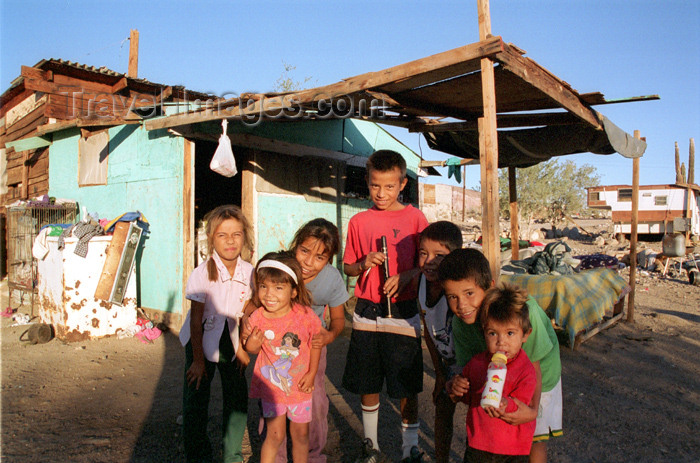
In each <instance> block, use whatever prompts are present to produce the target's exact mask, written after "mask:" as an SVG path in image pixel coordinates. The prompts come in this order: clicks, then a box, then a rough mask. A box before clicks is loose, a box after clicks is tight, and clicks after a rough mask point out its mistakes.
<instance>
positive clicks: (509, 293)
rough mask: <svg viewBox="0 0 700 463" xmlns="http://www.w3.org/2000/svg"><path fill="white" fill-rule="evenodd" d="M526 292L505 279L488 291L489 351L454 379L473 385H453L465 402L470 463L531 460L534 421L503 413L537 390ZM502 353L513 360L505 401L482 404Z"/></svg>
mask: <svg viewBox="0 0 700 463" xmlns="http://www.w3.org/2000/svg"><path fill="white" fill-rule="evenodd" d="M526 301H527V293H526V292H525V291H523V290H521V289H518V288H515V287H513V286H509V285H506V284H502V285H501V286H499V287H494V288H491V289H489V290H488V291H486V295H485V296H484V301H483V303H482V306H481V313H480V322H481V326H482V328H483V331H484V338H485V340H486V346H487V350H486V352H482V353H480V354H477V355H475V356H474V357H472V359H471V360H470V361H469V362H468V363H467V365H466V366H465V367H464V370H462V374H461V375H460V376H457V377H455V378H454V380H453V383H452V384H451V385H450V386H452V385H458V386H459V388H458V389H459V390H460V391H461V390H462V388H468V390H469V391H468V393H467V394H465V395H462V393H461V392H455V391H454V389H452V388H451V387H450V388H449V390H450V393H451V394H450V395H451V396H452V397H453V400H459V399H461V400H462V401H464V402H466V403H467V404H468V405H469V412H468V413H467V445H468V446H467V449H466V452H465V455H464V462H465V463H477V462H478V463H484V462H499V463H527V462H528V461H529V455H530V447H531V446H532V437H533V435H534V433H535V421H534V420H533V421H530V422H528V423H525V424H521V425H518V426H514V425H511V424H508V423H506V422H505V421H503V420H502V419H500V418H499V416H500V415H501V414H503V413H505V412H510V411H515V410H516V409H517V408H518V406H517V404H516V403H515V402H514V400H513V398H517V399H518V400H520V401H522V402H523V403H525V404H529V403H530V402H531V400H532V397H533V395H534V392H535V386H536V382H537V376H536V372H535V367H534V366H533V365H532V362H530V359H529V358H528V357H527V354H526V353H525V351H524V350H523V349H522V345H523V343H524V342H525V341H526V340H527V337H528V336H529V334H530V331H531V328H530V316H529V313H528V308H527V305H526V303H525V302H526ZM496 352H503V353H505V354H506V357H507V359H508V362H507V373H506V379H505V384H504V386H503V395H502V399H501V405H500V407H499V408H498V409H495V408H494V407H491V406H486V407H481V404H480V402H481V394H482V392H483V391H484V386H485V384H486V376H487V375H486V371H487V369H488V365H489V362H490V360H491V356H492V355H493V354H495V353H496Z"/></svg>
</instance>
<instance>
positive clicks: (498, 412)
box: [484, 397, 508, 418]
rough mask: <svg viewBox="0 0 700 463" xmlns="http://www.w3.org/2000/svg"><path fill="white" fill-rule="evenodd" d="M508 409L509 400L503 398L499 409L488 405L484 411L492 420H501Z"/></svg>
mask: <svg viewBox="0 0 700 463" xmlns="http://www.w3.org/2000/svg"><path fill="white" fill-rule="evenodd" d="M506 407H508V399H507V398H506V397H503V398H502V399H501V405H500V406H499V407H498V408H495V407H492V406H491V405H487V406H485V407H484V411H485V412H486V414H487V415H488V416H490V417H491V418H501V417H502V416H503V414H504V413H505V412H506Z"/></svg>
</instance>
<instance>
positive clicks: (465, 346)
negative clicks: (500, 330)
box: [452, 297, 561, 392]
mask: <svg viewBox="0 0 700 463" xmlns="http://www.w3.org/2000/svg"><path fill="white" fill-rule="evenodd" d="M526 304H527V308H528V311H529V313H530V324H531V325H532V332H531V333H530V336H529V337H528V338H527V341H526V342H525V344H524V345H523V350H524V351H525V353H526V354H527V356H528V357H529V358H530V361H531V362H533V363H534V362H540V369H541V370H542V392H548V391H551V390H552V389H553V388H554V386H556V385H557V383H558V382H559V378H560V377H561V359H560V357H559V341H558V340H557V334H556V333H555V332H554V328H553V327H552V322H551V321H550V320H549V316H548V315H547V314H546V313H545V311H544V310H542V307H540V306H539V304H537V301H535V300H534V299H533V298H532V297H528V299H527V303H526ZM452 335H453V336H454V343H455V356H456V359H457V364H458V365H460V366H464V365H466V364H467V362H468V361H469V360H470V359H471V358H472V357H473V356H474V355H476V354H478V353H479V352H483V351H485V350H486V341H485V340H484V334H483V332H482V331H481V326H480V325H479V324H478V323H473V324H471V325H468V324H466V323H464V322H463V321H462V320H461V319H459V318H457V317H454V318H453V319H452Z"/></svg>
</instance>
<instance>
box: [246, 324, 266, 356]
mask: <svg viewBox="0 0 700 463" xmlns="http://www.w3.org/2000/svg"><path fill="white" fill-rule="evenodd" d="M264 339H265V335H264V334H263V332H262V331H261V330H260V328H258V327H257V326H256V327H254V328H252V329H250V332H249V334H248V335H247V336H246V334H245V332H244V334H243V347H244V348H245V350H246V351H248V352H251V353H257V352H258V351H259V350H260V347H262V344H263V341H264Z"/></svg>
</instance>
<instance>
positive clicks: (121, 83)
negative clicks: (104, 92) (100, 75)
mask: <svg viewBox="0 0 700 463" xmlns="http://www.w3.org/2000/svg"><path fill="white" fill-rule="evenodd" d="M128 86H129V81H128V80H127V78H126V77H122V78H121V79H119V80H118V81H117V83H116V84H114V85H112V93H117V92H120V91H122V90H124V89H125V88H126V87H128Z"/></svg>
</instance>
